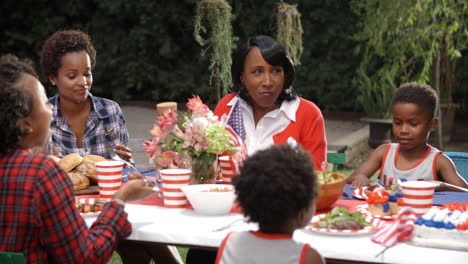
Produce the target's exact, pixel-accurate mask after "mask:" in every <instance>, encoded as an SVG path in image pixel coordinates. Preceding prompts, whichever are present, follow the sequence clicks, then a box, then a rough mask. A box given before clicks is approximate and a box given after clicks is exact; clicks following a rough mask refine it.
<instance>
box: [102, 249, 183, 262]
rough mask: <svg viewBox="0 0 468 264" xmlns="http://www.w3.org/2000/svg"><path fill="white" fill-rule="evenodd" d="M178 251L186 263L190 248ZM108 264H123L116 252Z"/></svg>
mask: <svg viewBox="0 0 468 264" xmlns="http://www.w3.org/2000/svg"><path fill="white" fill-rule="evenodd" d="M177 251H179V254H180V257H181V258H182V260H183V261H184V263H185V259H186V257H187V251H188V248H183V247H177ZM151 263H153V264H157V263H155V262H154V261H151ZM107 264H122V260H121V259H120V256H119V254H118V253H117V252H115V251H114V254H113V255H112V258H111V259H110V260H109V262H107Z"/></svg>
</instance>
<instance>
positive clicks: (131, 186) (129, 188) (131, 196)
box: [113, 173, 156, 202]
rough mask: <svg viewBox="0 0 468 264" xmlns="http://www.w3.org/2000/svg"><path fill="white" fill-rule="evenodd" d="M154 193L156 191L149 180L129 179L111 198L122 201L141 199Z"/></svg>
mask: <svg viewBox="0 0 468 264" xmlns="http://www.w3.org/2000/svg"><path fill="white" fill-rule="evenodd" d="M134 174H135V173H134ZM134 174H133V175H134ZM133 175H132V176H133ZM140 177H141V176H140ZM155 193H156V191H155V190H153V184H152V183H151V182H150V181H145V180H141V179H131V180H129V181H128V182H127V183H125V184H124V185H122V187H120V189H119V190H118V191H117V192H116V193H115V194H114V196H113V198H114V199H120V200H122V201H124V202H128V201H137V200H143V199H145V198H146V197H148V196H149V195H152V194H155Z"/></svg>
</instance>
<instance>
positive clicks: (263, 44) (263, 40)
mask: <svg viewBox="0 0 468 264" xmlns="http://www.w3.org/2000/svg"><path fill="white" fill-rule="evenodd" d="M253 47H257V48H258V49H259V50H260V52H261V54H262V56H263V58H264V59H265V61H266V62H268V63H269V64H270V65H273V66H281V67H283V69H284V84H283V90H282V91H281V93H280V95H279V97H278V100H277V102H278V103H282V102H283V101H284V100H286V101H291V100H293V99H295V98H296V96H297V95H296V92H295V91H294V89H293V86H292V83H293V81H294V77H295V72H296V71H295V69H294V65H293V63H292V61H291V59H290V58H289V57H288V56H287V54H286V49H285V48H284V47H283V46H282V45H281V44H280V43H278V42H277V41H276V40H274V39H273V38H271V37H269V36H263V35H259V36H253V37H251V38H249V39H248V40H247V41H246V42H245V43H244V44H243V45H241V46H240V47H239V50H238V51H237V52H236V55H235V56H234V59H233V62H232V66H231V78H232V83H233V88H232V90H233V91H234V92H236V93H238V94H239V96H240V97H241V98H242V99H244V101H246V102H247V103H249V104H251V105H252V104H253V101H252V100H253V99H252V98H251V97H250V95H249V93H248V91H247V88H246V87H245V86H244V84H243V83H242V80H241V74H242V72H243V71H244V63H245V58H246V57H247V54H249V52H250V50H251V49H252V48H253Z"/></svg>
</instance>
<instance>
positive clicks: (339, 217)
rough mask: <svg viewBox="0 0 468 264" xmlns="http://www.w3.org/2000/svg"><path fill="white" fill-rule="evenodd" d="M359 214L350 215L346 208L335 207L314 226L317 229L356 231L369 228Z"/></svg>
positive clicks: (367, 223) (369, 224) (362, 216)
mask: <svg viewBox="0 0 468 264" xmlns="http://www.w3.org/2000/svg"><path fill="white" fill-rule="evenodd" d="M371 225H372V224H371V223H369V222H367V221H366V220H365V218H364V215H363V214H362V213H361V212H352V213H350V212H349V211H348V210H346V208H341V207H335V208H333V209H332V210H331V212H329V213H327V214H325V216H324V217H323V218H322V219H320V221H318V222H317V223H316V224H315V227H318V228H328V229H338V230H358V229H363V228H364V227H365V226H371Z"/></svg>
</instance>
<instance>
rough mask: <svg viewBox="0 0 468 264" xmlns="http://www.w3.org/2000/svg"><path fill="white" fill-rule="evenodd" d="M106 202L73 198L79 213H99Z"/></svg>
mask: <svg viewBox="0 0 468 264" xmlns="http://www.w3.org/2000/svg"><path fill="white" fill-rule="evenodd" d="M105 203H106V200H104V199H94V198H89V199H85V198H81V199H79V200H78V198H76V197H75V206H76V209H78V211H79V212H80V213H95V212H100V211H101V210H102V208H103V207H104V204H105Z"/></svg>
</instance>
